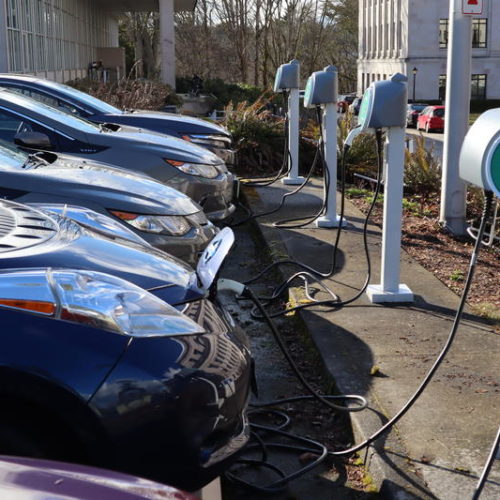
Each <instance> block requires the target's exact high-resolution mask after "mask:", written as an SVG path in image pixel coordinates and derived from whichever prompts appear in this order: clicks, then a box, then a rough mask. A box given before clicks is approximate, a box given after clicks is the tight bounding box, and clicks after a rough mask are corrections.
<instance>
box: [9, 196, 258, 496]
mask: <svg viewBox="0 0 500 500" xmlns="http://www.w3.org/2000/svg"><path fill="white" fill-rule="evenodd" d="M0 220H1V222H2V225H1V228H0V230H1V233H0V269H1V271H0V321H1V324H2V345H3V349H2V350H1V352H0V367H1V368H0V380H1V383H0V397H1V398H2V401H3V403H4V406H3V409H2V413H1V415H0V453H3V454H9V455H10V454H11V455H24V456H35V457H40V458H50V459H56V460H65V461H74V462H79V463H85V464H92V465H97V466H102V467H109V468H113V469H116V470H120V471H122V472H128V473H133V474H137V475H141V476H145V477H148V478H150V479H155V480H159V481H162V482H166V483H167V484H172V485H174V486H176V487H180V488H184V489H187V490H196V489H198V488H200V487H201V486H203V485H204V484H207V483H208V482H210V481H211V480H212V479H213V478H214V477H216V476H217V475H219V474H220V473H221V472H222V471H223V470H224V469H225V468H226V467H227V465H228V463H230V462H231V461H232V460H233V459H234V457H235V454H236V453H237V452H238V451H239V450H241V449H242V447H243V446H244V445H245V444H246V442H247V440H248V436H249V428H248V423H247V419H246V415H245V411H246V406H247V401H248V396H249V388H250V382H251V378H252V370H253V368H252V363H251V357H250V352H249V347H248V341H247V338H246V336H245V334H244V333H243V331H242V330H241V329H240V328H239V327H238V326H237V325H236V324H235V323H234V321H233V320H232V318H231V316H230V315H229V314H228V313H227V312H226V311H225V310H224V309H223V307H222V306H221V305H220V304H219V302H218V301H217V297H216V295H214V294H213V293H211V294H208V293H207V288H211V287H212V285H213V282H211V281H210V279H208V281H207V277H210V276H212V277H215V276H217V274H218V266H219V265H220V262H221V261H222V260H223V258H224V256H225V254H226V253H227V251H228V248H230V246H231V245H232V242H233V241H234V236H233V235H232V232H231V230H230V229H229V228H226V229H225V230H224V231H221V233H220V234H219V235H218V236H217V237H216V241H215V240H214V242H213V244H211V245H210V246H209V248H207V249H206V250H205V253H204V254H203V256H202V258H201V260H200V263H199V265H198V271H197V272H195V271H193V270H192V269H191V268H189V266H187V265H183V264H182V263H181V262H180V261H178V260H176V259H174V258H171V257H169V256H168V255H167V254H164V253H163V252H161V251H159V250H156V249H154V248H152V247H150V246H145V247H143V246H141V245H138V244H136V243H133V242H131V241H127V240H123V241H122V242H118V241H117V240H113V239H111V238H106V237H105V236H104V235H102V234H97V233H94V232H92V231H90V230H88V229H84V228H81V227H80V226H79V225H78V224H76V223H75V222H73V221H72V220H68V219H67V218H64V217H60V216H56V215H53V214H52V215H47V214H45V213H43V212H41V211H39V210H35V209H33V208H32V207H28V206H26V205H21V204H16V203H12V202H8V201H1V202H0ZM228 240H229V242H228ZM221 252H222V255H221ZM110 273H112V274H113V276H111V275H110ZM148 290H150V292H149V291H148Z"/></svg>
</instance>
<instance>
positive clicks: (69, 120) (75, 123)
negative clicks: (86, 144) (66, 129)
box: [5, 91, 101, 133]
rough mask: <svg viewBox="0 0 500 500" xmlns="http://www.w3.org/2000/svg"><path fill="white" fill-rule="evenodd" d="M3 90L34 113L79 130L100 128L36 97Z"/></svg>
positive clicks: (97, 129)
mask: <svg viewBox="0 0 500 500" xmlns="http://www.w3.org/2000/svg"><path fill="white" fill-rule="evenodd" d="M5 92H6V93H7V94H8V95H9V99H13V100H14V102H16V103H17V104H19V105H20V106H23V107H24V108H26V110H30V111H34V112H35V113H38V114H40V115H42V116H46V117H47V118H49V119H51V120H54V121H56V122H61V123H64V124H65V125H68V126H70V127H73V128H75V129H77V130H79V131H80V132H90V133H95V132H99V131H100V130H101V128H100V126H99V125H96V124H95V123H92V122H90V121H88V120H85V119H84V118H79V117H78V116H75V115H72V114H68V113H66V112H65V111H60V110H59V109H57V108H54V107H52V106H49V105H47V104H44V103H43V102H40V101H37V100H36V99H31V98H29V97H25V96H22V95H20V94H18V93H17V92H8V91H5ZM40 121H42V120H40Z"/></svg>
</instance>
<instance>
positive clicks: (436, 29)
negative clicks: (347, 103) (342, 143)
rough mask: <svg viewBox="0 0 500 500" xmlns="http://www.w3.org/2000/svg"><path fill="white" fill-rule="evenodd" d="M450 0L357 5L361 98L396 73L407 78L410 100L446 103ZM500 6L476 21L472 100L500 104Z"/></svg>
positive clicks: (362, 0) (367, 0) (378, 0)
mask: <svg viewBox="0 0 500 500" xmlns="http://www.w3.org/2000/svg"><path fill="white" fill-rule="evenodd" d="M448 15H449V0H359V56H358V88H357V92H358V94H359V95H361V94H362V93H363V91H364V90H365V89H366V88H367V87H368V86H369V85H370V84H371V83H372V82H373V81H376V80H382V79H385V78H387V77H388V76H390V75H391V74H393V73H395V72H400V73H403V74H405V75H407V76H408V97H409V98H410V99H413V98H414V99H415V100H416V101H426V100H443V99H444V92H445V88H446V59H447V48H448V27H449V21H448ZM499 23H500V2H493V1H489V2H484V12H483V14H482V15H481V16H477V17H476V16H474V17H473V18H472V34H471V38H472V40H471V43H472V80H471V84H472V85H471V89H472V90H471V98H472V99H500V30H498V29H495V26H498V24H499Z"/></svg>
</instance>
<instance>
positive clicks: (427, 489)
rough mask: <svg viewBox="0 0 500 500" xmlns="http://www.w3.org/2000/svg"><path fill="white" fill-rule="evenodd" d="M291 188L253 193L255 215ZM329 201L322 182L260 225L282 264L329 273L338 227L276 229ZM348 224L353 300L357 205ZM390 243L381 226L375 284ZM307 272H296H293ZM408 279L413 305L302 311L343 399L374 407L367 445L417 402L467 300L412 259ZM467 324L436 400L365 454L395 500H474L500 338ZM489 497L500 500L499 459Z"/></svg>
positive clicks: (498, 401)
mask: <svg viewBox="0 0 500 500" xmlns="http://www.w3.org/2000/svg"><path fill="white" fill-rule="evenodd" d="M291 189H292V187H290V186H283V185H282V184H279V183H276V184H275V185H273V186H272V187H266V188H258V189H251V188H247V189H245V194H246V197H247V200H249V204H250V206H251V209H252V211H253V212H254V213H260V212H264V211H267V210H270V209H272V208H274V207H276V206H277V205H278V203H279V201H280V200H281V196H282V195H283V194H284V193H285V192H287V191H289V190H291ZM321 194H322V193H321V187H320V185H319V184H318V183H317V182H315V183H313V186H308V187H307V188H306V189H304V190H303V191H302V192H301V193H299V194H298V195H295V196H292V197H289V198H288V200H287V202H286V206H285V208H284V209H282V210H281V211H280V212H278V213H277V214H275V215H273V216H272V217H269V218H266V217H263V218H259V219H257V221H258V222H259V226H260V229H261V231H262V234H263V236H264V238H265V240H266V242H267V244H268V246H269V247H270V249H271V250H272V252H273V253H274V254H275V255H280V258H283V257H284V255H289V256H290V257H291V258H294V259H297V260H300V261H302V262H304V263H306V264H309V265H311V266H313V267H315V268H317V269H320V270H322V271H327V270H328V269H329V267H330V262H331V258H332V248H333V246H332V243H333V241H334V238H335V230H328V229H316V228H315V227H313V226H309V227H308V228H306V229H300V230H277V229H275V228H274V227H272V222H273V221H274V220H277V219H283V218H291V217H294V216H295V217H297V216H305V215H307V214H311V213H314V211H315V210H317V209H318V208H319V207H320V205H321ZM346 215H347V220H348V221H349V223H350V224H349V227H348V228H347V231H345V232H343V233H342V236H341V240H340V251H339V258H338V271H337V273H336V274H335V277H334V279H329V280H326V283H327V284H328V286H330V287H331V288H332V289H333V290H334V291H335V293H337V294H338V295H339V296H340V297H341V299H347V298H349V297H351V296H352V295H354V294H355V292H356V290H357V289H359V288H360V287H361V286H362V284H363V282H364V280H365V275H366V262H365V256H364V250H363V245H362V233H361V229H362V224H363V220H364V216H363V214H362V213H361V212H359V211H358V210H357V209H356V208H355V207H354V206H353V205H352V204H350V203H349V202H347V212H346ZM380 246H381V237H380V230H379V228H377V227H375V226H371V227H370V234H369V247H370V252H371V256H372V263H373V276H372V279H371V283H379V269H380ZM295 270H296V268H295V269H290V270H289V271H287V270H286V269H285V270H284V275H285V276H289V274H290V272H291V271H295ZM464 271H466V270H464ZM401 281H402V282H403V283H405V284H407V285H408V286H409V287H410V288H411V289H412V291H413V292H414V294H415V295H416V300H415V302H414V303H413V304H411V305H373V304H371V303H370V302H369V300H368V299H367V297H366V295H363V296H362V297H361V298H360V299H358V300H357V301H356V302H354V303H352V304H351V305H349V306H347V307H344V308H342V309H339V310H332V309H326V308H324V307H323V308H321V307H314V308H310V309H307V310H305V311H303V312H301V314H302V317H303V319H304V321H305V323H306V325H307V327H308V329H309V332H310V334H311V336H312V337H313V339H314V342H315V344H316V346H317V348H318V351H319V352H320V353H321V356H322V358H323V361H324V363H325V366H326V368H327V369H328V371H329V373H330V374H331V375H332V377H333V378H334V380H335V382H336V385H337V388H338V390H339V392H341V393H346V394H361V395H363V396H365V397H367V399H368V400H369V402H370V408H371V409H369V410H365V411H363V412H360V413H353V414H352V424H353V429H354V432H355V435H356V442H361V440H363V439H365V438H366V437H368V436H370V435H371V434H372V433H373V432H374V431H375V430H377V429H378V428H379V427H380V426H381V425H383V423H384V422H386V421H387V419H389V418H391V417H392V416H393V415H394V414H395V413H396V412H397V411H398V410H399V409H400V408H401V407H402V406H403V405H404V403H405V402H406V400H407V399H408V398H409V396H411V395H412V394H413V392H414V391H415V389H416V388H417V387H418V385H419V383H420V381H421V380H422V378H423V377H424V376H425V374H426V373H427V371H428V369H429V368H430V367H431V365H432V363H433V361H434V359H435V358H436V356H437V354H438V353H439V352H440V350H441V348H442V346H443V345H444V342H445V340H446V338H447V336H448V334H449V331H450V328H451V325H452V320H453V317H454V313H455V309H456V307H457V306H458V302H459V298H458V297H457V296H456V295H455V294H454V293H453V292H451V291H450V290H449V289H448V288H447V287H446V286H445V285H444V284H442V283H441V282H440V281H439V280H438V279H437V278H435V277H434V276H433V274H432V273H430V272H428V271H426V270H425V269H423V268H422V267H421V266H420V265H419V264H417V263H415V262H414V261H413V260H412V259H411V258H410V257H409V256H408V255H407V254H405V253H404V252H403V257H402V280H401ZM299 293H300V292H299ZM464 316H465V317H464V320H463V322H462V325H461V326H460V328H459V332H458V335H457V339H456V342H455V344H454V345H453V346H452V348H451V350H450V352H449V353H448V356H447V358H446V360H445V361H444V363H443V365H442V366H441V367H440V369H439V370H438V372H437V373H436V375H435V377H434V379H433V381H432V382H431V384H430V385H429V387H428V388H427V389H426V391H425V392H424V394H423V395H422V396H421V398H420V399H419V400H418V401H417V403H416V404H415V406H414V407H413V408H412V409H411V410H410V411H409V413H407V414H406V416H405V417H403V419H402V420H401V421H400V422H399V423H398V424H397V426H396V428H395V429H393V430H392V431H391V432H390V433H389V434H388V435H385V436H383V437H381V438H380V439H379V440H378V441H377V442H376V445H375V447H370V448H369V450H367V451H366V452H365V453H362V457H363V458H364V459H365V460H366V463H367V466H368V467H369V470H370V473H371V474H372V476H373V478H374V480H375V482H376V484H378V485H379V486H380V490H381V493H385V494H387V496H388V497H389V498H398V499H403V498H414V497H416V498H439V499H463V498H470V497H471V495H472V492H473V491H474V488H475V485H476V483H477V480H478V476H479V474H480V473H481V471H482V468H483V466H484V463H485V460H486V458H487V456H488V453H489V451H490V448H491V445H492V442H493V439H494V437H495V434H496V432H497V428H498V425H499V424H500V374H499V366H500V335H499V334H498V332H497V333H495V332H494V330H493V328H492V327H491V326H489V325H488V324H487V323H486V322H484V321H482V320H481V319H480V318H478V317H475V316H473V315H472V314H470V312H467V313H466V314H465V315H464ZM375 366H376V367H378V373H377V374H376V375H375V376H373V375H371V371H372V368H373V367H375ZM481 498H484V499H498V498H500V464H499V462H498V460H496V461H495V464H494V467H493V469H492V471H491V474H490V477H489V482H488V484H487V486H486V488H485V489H484V491H483V496H482V497H481Z"/></svg>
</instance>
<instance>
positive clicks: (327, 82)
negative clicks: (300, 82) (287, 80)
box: [304, 66, 338, 108]
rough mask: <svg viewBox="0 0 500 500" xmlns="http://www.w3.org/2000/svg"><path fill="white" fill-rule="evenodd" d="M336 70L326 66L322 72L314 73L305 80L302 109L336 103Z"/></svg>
mask: <svg viewBox="0 0 500 500" xmlns="http://www.w3.org/2000/svg"><path fill="white" fill-rule="evenodd" d="M337 78H338V77H337V68H336V67H335V66H327V67H326V68H325V69H324V70H323V71H316V72H314V73H313V74H312V75H311V76H310V77H309V79H308V80H307V85H306V92H305V95H304V107H305V108H313V107H314V106H318V105H320V104H330V103H336V102H337V86H338V85H337Z"/></svg>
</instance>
